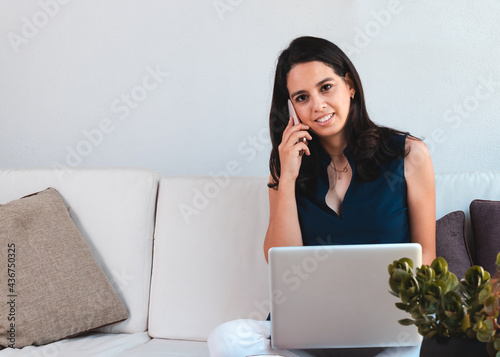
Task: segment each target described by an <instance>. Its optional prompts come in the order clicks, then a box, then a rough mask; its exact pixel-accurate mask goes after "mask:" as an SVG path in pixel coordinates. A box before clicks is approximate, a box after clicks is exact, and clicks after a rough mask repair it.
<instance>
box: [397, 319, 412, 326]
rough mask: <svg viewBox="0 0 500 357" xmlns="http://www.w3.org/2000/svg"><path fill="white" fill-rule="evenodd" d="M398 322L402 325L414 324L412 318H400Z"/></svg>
mask: <svg viewBox="0 0 500 357" xmlns="http://www.w3.org/2000/svg"><path fill="white" fill-rule="evenodd" d="M398 322H399V323H400V324H401V325H403V326H410V325H415V321H414V320H412V319H401V320H398Z"/></svg>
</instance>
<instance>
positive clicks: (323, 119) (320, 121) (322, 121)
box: [315, 113, 335, 125]
mask: <svg viewBox="0 0 500 357" xmlns="http://www.w3.org/2000/svg"><path fill="white" fill-rule="evenodd" d="M334 115H335V113H331V114H328V115H325V116H324V117H321V118H319V119H316V120H315V122H316V123H318V124H321V125H326V124H328V123H329V122H330V121H331V120H332V118H333V116H334Z"/></svg>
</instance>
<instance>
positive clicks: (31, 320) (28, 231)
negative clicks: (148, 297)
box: [0, 188, 128, 348]
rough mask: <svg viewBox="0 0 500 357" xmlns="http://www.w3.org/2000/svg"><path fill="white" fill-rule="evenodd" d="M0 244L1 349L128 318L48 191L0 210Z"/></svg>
mask: <svg viewBox="0 0 500 357" xmlns="http://www.w3.org/2000/svg"><path fill="white" fill-rule="evenodd" d="M0 245H1V248H0V250H1V251H2V255H1V257H0V261H2V266H4V267H8V277H9V280H8V284H7V288H8V292H7V297H6V298H7V303H4V304H0V318H1V319H2V320H3V323H2V326H7V327H9V328H8V329H7V333H5V330H6V329H5V328H4V329H3V331H1V332H0V336H1V337H2V338H1V340H0V344H1V345H2V346H9V347H17V348H20V347H24V346H27V345H43V344H47V343H50V342H53V341H57V340H60V339H62V338H65V337H68V336H73V335H77V334H79V333H82V332H86V331H89V330H93V329H96V328H98V327H101V326H104V325H109V324H112V323H114V322H117V321H122V320H125V319H126V318H127V317H128V313H127V310H126V308H125V306H124V305H123V303H122V302H121V301H120V299H119V297H118V295H117V294H116V292H115V291H114V290H113V287H112V286H111V284H110V283H109V281H108V279H107V277H106V275H105V274H104V272H103V271H102V269H101V268H100V266H99V264H98V263H97V262H96V261H95V259H94V257H93V255H92V251H91V250H90V248H89V246H88V245H87V243H86V242H85V239H84V238H83V237H82V235H81V234H80V232H79V231H78V229H77V227H76V226H75V224H74V223H73V221H72V220H71V217H70V215H69V213H68V210H67V209H66V206H65V205H64V203H63V201H62V199H61V196H60V195H59V193H58V192H57V190H55V189H54V188H49V189H47V190H45V191H42V192H39V193H36V194H33V195H30V196H27V197H24V198H22V199H19V200H15V201H12V202H10V203H8V204H5V205H0Z"/></svg>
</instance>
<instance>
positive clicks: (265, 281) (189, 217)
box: [149, 177, 270, 341]
mask: <svg viewBox="0 0 500 357" xmlns="http://www.w3.org/2000/svg"><path fill="white" fill-rule="evenodd" d="M266 184H267V179H266V178H263V177H259V178H242V177H231V178H229V177H171V178H163V179H162V180H161V181H160V192H159V194H158V208H157V218H156V231H155V249H154V259H153V262H154V263H153V277H152V283H151V304H150V318H149V334H150V335H151V336H152V337H155V338H166V339H167V338H168V339H179V340H198V341H204V340H206V338H207V336H208V334H209V333H210V332H211V331H212V330H213V329H214V328H215V327H216V326H218V325H220V324H221V323H223V322H226V321H228V320H235V319H238V318H254V319H261V320H265V319H266V317H267V315H268V313H269V309H270V306H269V278H268V268H267V264H266V260H265V258H264V250H263V243H264V237H265V235H266V229H267V224H268V221H269V199H268V188H267V186H266Z"/></svg>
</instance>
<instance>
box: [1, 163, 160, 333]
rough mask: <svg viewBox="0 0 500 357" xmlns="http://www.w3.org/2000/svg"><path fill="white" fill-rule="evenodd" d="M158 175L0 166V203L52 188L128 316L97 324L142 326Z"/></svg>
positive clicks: (114, 328) (123, 329)
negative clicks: (64, 205) (59, 194)
mask: <svg viewBox="0 0 500 357" xmlns="http://www.w3.org/2000/svg"><path fill="white" fill-rule="evenodd" d="M159 178H160V175H159V174H157V173H155V172H152V171H150V170H143V169H133V168H119V169H118V168H98V169H91V168H79V169H0V203H7V202H9V201H12V200H14V199H16V198H19V197H22V196H25V195H27V194H30V193H33V192H37V191H41V190H43V189H46V188H47V187H54V188H56V189H57V191H59V192H60V193H61V196H62V197H63V200H64V202H65V203H66V205H67V206H69V207H70V216H71V218H72V219H73V221H74V222H75V224H76V226H77V227H78V230H79V231H80V232H81V233H82V235H83V236H84V237H85V240H86V241H87V243H88V244H89V246H90V248H91V249H92V253H93V254H94V257H95V259H96V260H97V262H98V263H99V265H100V266H101V268H102V269H103V271H104V272H105V273H106V275H107V276H108V278H109V280H110V281H111V285H113V288H114V289H115V291H116V292H117V293H118V295H119V296H120V299H121V300H122V301H123V303H124V304H125V306H126V307H127V310H128V312H129V314H130V317H129V318H128V319H127V320H125V321H123V322H119V323H116V324H113V325H109V326H106V327H103V328H101V329H100V330H101V331H103V332H112V333H136V332H144V331H146V329H147V319H148V303H149V290H150V282H151V262H152V257H153V230H154V219H155V208H156V195H157V190H158V181H159Z"/></svg>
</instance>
